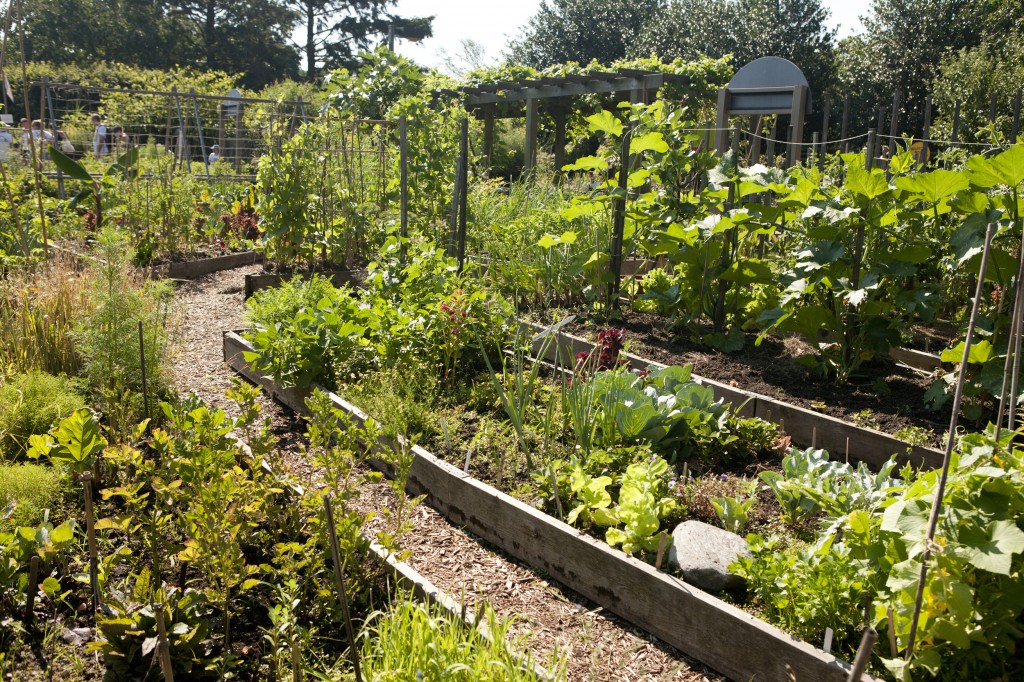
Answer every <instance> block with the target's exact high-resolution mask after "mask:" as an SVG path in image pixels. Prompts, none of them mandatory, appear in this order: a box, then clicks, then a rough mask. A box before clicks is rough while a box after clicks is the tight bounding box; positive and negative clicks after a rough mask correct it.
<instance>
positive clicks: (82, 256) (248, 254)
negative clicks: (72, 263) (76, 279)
mask: <svg viewBox="0 0 1024 682" xmlns="http://www.w3.org/2000/svg"><path fill="white" fill-rule="evenodd" d="M50 250H51V251H54V252H56V253H62V254H65V255H67V256H69V257H71V258H74V259H76V260H78V261H79V262H82V261H92V262H94V263H99V264H101V265H105V262H104V261H103V259H102V258H97V257H96V256H94V255H92V254H89V253H80V252H78V251H75V250H73V249H68V248H65V247H63V246H56V245H52V244H51V245H50ZM262 262H263V254H262V253H257V252H255V251H241V252H239V253H229V254H225V255H223V256H213V257H211V258H201V259H199V260H193V261H182V262H180V263H164V264H163V265H153V266H150V267H143V268H139V270H140V271H141V272H143V273H145V274H146V275H147V276H148V277H152V278H154V279H192V278H193V277H202V276H204V275H209V274H210V273H212V272H220V271H221V270H233V269H235V268H240V267H242V266H243V265H252V264H254V263H262Z"/></svg>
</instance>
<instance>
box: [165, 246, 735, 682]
mask: <svg viewBox="0 0 1024 682" xmlns="http://www.w3.org/2000/svg"><path fill="white" fill-rule="evenodd" d="M259 268H260V266H258V265H254V266H247V267H244V268H237V269H235V270H227V271H223V272H219V273H213V274H212V275H208V276H206V277H203V278H200V279H197V280H189V281H185V282H181V283H179V284H178V287H177V301H178V304H179V306H180V310H179V315H178V333H177V337H178V343H177V344H176V348H177V355H176V357H175V360H174V365H173V371H174V377H173V385H174V386H175V388H176V389H177V390H178V391H180V392H193V393H195V394H196V395H198V396H199V397H200V398H202V399H203V400H204V401H206V403H207V404H209V405H213V406H216V407H220V408H223V409H225V410H227V411H228V412H229V413H230V411H231V408H232V406H233V405H232V403H231V402H230V401H229V400H227V399H226V397H225V396H224V391H225V390H226V389H227V388H228V387H230V382H231V378H232V377H233V376H235V375H234V372H232V371H231V370H230V369H228V367H227V366H226V365H225V364H224V362H223V360H222V357H223V352H222V345H221V332H223V331H224V330H237V329H240V328H242V327H243V326H244V325H243V321H242V309H243V304H242V284H243V276H244V275H245V274H246V273H252V272H256V271H257V270H259ZM260 403H261V406H262V407H263V414H264V415H266V416H269V417H270V418H271V420H272V422H273V430H274V433H275V434H276V435H277V436H278V437H279V438H281V448H282V452H283V455H284V457H285V460H286V461H287V462H288V463H289V466H290V467H291V468H292V470H293V473H294V474H295V475H296V476H298V477H299V478H300V479H302V480H307V481H310V482H312V484H313V485H315V484H316V480H317V472H316V471H315V469H314V467H313V466H312V465H311V464H310V463H309V462H308V461H306V460H305V458H304V457H303V456H302V451H301V448H300V446H301V444H302V443H303V440H304V439H303V437H302V435H301V434H302V432H303V425H302V423H301V420H300V419H298V418H296V417H295V416H294V415H293V414H292V413H291V412H290V411H289V410H287V409H286V408H284V407H282V406H280V405H278V404H276V403H274V402H273V401H271V400H270V399H269V398H267V396H266V395H261V397H260ZM356 506H357V507H358V508H359V509H360V511H364V512H367V511H374V512H377V514H376V516H375V517H374V519H373V520H372V521H371V527H370V528H367V530H368V531H369V532H375V531H376V530H380V529H381V528H383V527H384V525H385V524H386V523H388V519H389V515H388V514H387V513H386V512H385V513H381V512H384V511H385V510H386V509H393V508H394V506H395V499H394V495H393V494H392V492H391V490H390V488H388V487H387V486H386V485H385V484H378V485H372V486H364V491H363V493H362V494H361V496H360V498H359V499H358V501H357V502H356ZM412 514H413V517H414V520H415V524H416V525H415V528H414V530H413V531H412V532H411V533H410V534H409V535H408V536H407V537H406V538H405V539H404V542H403V545H404V547H405V548H406V549H409V550H411V552H412V554H411V556H410V557H409V558H408V559H407V562H408V563H409V564H410V565H411V566H412V567H413V568H414V569H416V570H417V571H418V572H420V573H421V574H422V575H423V576H424V577H426V578H427V579H428V580H430V581H431V582H432V583H433V584H434V585H435V586H436V587H438V588H439V589H442V590H444V591H446V592H447V593H449V594H451V595H452V596H454V597H455V598H459V597H460V596H461V595H465V599H466V601H467V602H468V603H469V604H471V605H472V604H475V603H480V602H483V601H487V602H488V603H489V604H490V605H491V607H492V608H494V610H495V611H496V612H497V613H498V614H500V615H502V616H504V617H512V618H514V619H515V624H514V625H513V627H512V628H511V630H510V636H512V637H523V638H525V639H526V642H527V644H526V647H525V648H528V649H529V650H530V651H531V652H532V654H533V656H534V659H535V660H536V661H538V662H541V663H544V662H546V661H547V660H548V659H549V658H550V657H551V656H553V655H556V654H557V655H561V656H564V657H565V658H566V661H567V667H568V679H570V680H601V681H604V680H608V681H611V680H621V681H630V682H632V681H634V680H682V681H684V682H701V681H703V682H709V681H716V682H717V681H719V680H724V678H722V677H720V676H718V675H716V674H715V673H712V672H710V671H708V670H707V669H706V668H705V667H704V666H702V665H701V664H699V663H697V662H696V661H693V660H692V659H690V658H688V657H686V656H684V655H683V654H682V653H680V652H679V651H677V650H675V649H673V648H671V647H669V646H667V645H665V644H664V643H662V642H660V641H658V640H657V639H656V638H654V637H652V636H651V635H649V634H647V633H645V632H643V631H641V630H638V629H637V628H635V627H633V626H632V625H630V624H629V623H627V622H625V621H623V620H621V619H619V618H617V617H616V616H614V615H612V614H610V613H608V612H606V611H605V610H604V609H602V608H601V607H599V606H597V605H596V604H593V603H592V602H589V601H588V600H586V599H585V598H583V597H581V596H580V595H578V594H576V593H574V592H572V591H570V590H567V589H566V588H564V587H562V586H560V585H558V584H557V583H554V582H549V581H547V580H546V579H545V578H544V577H543V576H542V575H540V574H539V573H538V572H536V571H534V570H532V569H531V568H529V567H527V566H525V565H523V564H521V563H519V562H517V561H515V560H514V559H512V558H511V557H509V556H508V555H506V554H505V553H503V552H501V551H500V550H497V549H495V548H494V547H491V546H490V545H488V544H487V543H486V542H484V541H482V540H480V539H478V538H476V537H475V536H473V535H471V534H469V533H467V532H465V531H463V530H462V529H460V528H458V527H456V526H453V525H452V524H450V523H449V522H448V521H447V520H446V519H445V518H444V517H442V516H441V515H440V514H438V513H437V512H436V511H434V510H433V509H431V508H430V507H427V506H426V505H420V506H418V507H416V508H414V510H413V511H412Z"/></svg>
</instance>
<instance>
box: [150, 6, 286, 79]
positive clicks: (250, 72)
mask: <svg viewBox="0 0 1024 682" xmlns="http://www.w3.org/2000/svg"><path fill="white" fill-rule="evenodd" d="M169 7H170V10H169V12H168V14H169V15H170V16H173V17H180V18H182V19H184V20H185V22H186V23H187V24H188V25H190V27H191V29H192V31H191V33H192V35H195V36H198V40H199V45H200V48H201V54H202V56H203V61H204V66H206V67H207V68H211V69H221V70H223V71H227V72H228V73H241V74H243V75H242V79H241V80H242V84H243V85H246V86H248V87H251V88H261V87H263V86H264V85H266V84H268V83H271V82H273V81H275V80H279V79H281V78H285V77H294V76H297V75H298V63H299V58H298V53H297V52H296V51H295V48H294V47H293V46H292V45H291V44H290V43H289V41H288V35H289V34H290V32H291V30H292V27H293V26H294V25H295V20H296V15H295V13H294V12H293V11H292V10H291V9H290V8H288V7H286V6H284V5H283V4H281V3H280V2H278V1H277V0H172V1H171V3H170V5H169Z"/></svg>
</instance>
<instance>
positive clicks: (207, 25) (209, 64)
mask: <svg viewBox="0 0 1024 682" xmlns="http://www.w3.org/2000/svg"><path fill="white" fill-rule="evenodd" d="M216 26H217V0H206V20H205V21H204V22H203V39H204V40H203V42H205V43H206V45H205V47H206V68H208V69H212V68H215V66H216V65H215V64H214V58H213V53H214V46H215V44H216V42H217V41H216V40H215V39H214V35H213V34H214V31H216Z"/></svg>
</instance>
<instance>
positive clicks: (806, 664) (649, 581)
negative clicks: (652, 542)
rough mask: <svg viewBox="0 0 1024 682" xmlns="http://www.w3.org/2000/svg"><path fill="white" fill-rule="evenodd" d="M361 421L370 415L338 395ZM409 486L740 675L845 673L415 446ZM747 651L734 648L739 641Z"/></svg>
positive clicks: (811, 650) (809, 649)
mask: <svg viewBox="0 0 1024 682" xmlns="http://www.w3.org/2000/svg"><path fill="white" fill-rule="evenodd" d="M331 399H332V401H333V402H334V404H335V406H337V407H339V408H341V409H343V410H345V411H346V412H348V413H349V414H350V415H352V416H353V418H354V419H355V421H357V422H362V421H364V420H365V419H366V414H365V413H363V412H362V411H361V410H360V409H359V408H357V407H356V406H354V405H352V404H351V403H348V402H347V401H345V400H343V399H341V398H339V397H337V396H335V395H333V394H332V396H331ZM413 452H414V459H413V463H412V466H411V467H410V470H409V477H408V480H407V486H406V487H407V489H408V490H409V492H410V493H412V494H414V495H426V499H427V502H428V503H429V504H430V505H431V506H432V507H434V508H435V509H437V510H438V511H439V512H441V513H442V514H444V515H445V516H446V517H447V518H448V519H449V520H451V521H452V522H453V523H455V524H457V525H460V526H464V527H466V528H468V529H469V530H470V531H472V532H473V533H474V534H476V535H479V536H480V537H481V538H483V539H485V540H487V541H488V542H491V543H493V544H495V545H496V546H498V547H500V548H502V549H504V550H505V551H507V552H508V553H510V554H512V555H513V556H515V557H517V558H519V559H520V560H522V561H525V562H527V563H529V564H531V565H533V566H536V567H537V568H540V569H543V570H544V571H546V572H547V573H548V575H550V576H551V577H552V578H554V579H555V580H557V581H558V582H560V583H563V584H564V585H566V586H568V587H570V588H571V589H573V590H575V591H577V592H579V593H580V594H582V595H583V596H585V597H587V598H588V599H591V600H593V601H595V602H597V603H598V604H601V605H602V606H604V607H605V608H607V609H609V610H610V611H612V612H614V613H616V614H618V615H619V616H621V617H623V618H625V619H626V620H628V621H630V622H631V623H633V624H635V625H637V626H638V627H640V628H642V629H644V630H646V631H647V632H650V633H651V634H653V635H655V636H657V637H659V638H660V639H662V640H663V641H665V642H667V643H669V644H671V645H672V646H674V647H676V648H678V649H680V650H681V651H684V652H686V653H687V654H689V655H691V656H693V657H695V658H697V659H698V660H700V661H701V662H703V663H705V664H706V665H708V666H710V667H712V668H714V669H715V670H718V671H719V672H721V673H723V674H725V675H727V676H729V677H731V678H733V679H736V680H784V679H789V680H796V681H801V680H823V681H829V680H835V681H836V682H840V681H841V680H845V679H846V674H847V671H848V665H847V664H845V663H843V662H841V661H838V660H837V659H836V658H835V657H834V656H831V655H829V654H826V653H824V652H822V651H819V650H817V649H816V648H815V647H813V646H811V645H809V644H807V643H805V642H801V641H799V640H797V639H795V638H793V637H790V636H789V635H786V634H785V633H783V632H782V631H781V630H778V629H777V628H774V627H772V626H770V625H768V624H766V623H764V622H763V621H760V620H758V619H757V618H754V617H753V616H751V615H750V614H747V613H745V612H743V611H741V610H740V609H737V608H736V607H734V606H731V605H729V604H727V603H725V602H723V601H721V600H719V599H717V598H715V597H712V596H711V595H709V594H707V593H705V592H703V591H701V590H699V589H697V588H696V587H693V586H692V585H687V584H686V583H684V582H683V581H681V580H680V579H678V578H675V577H673V576H670V575H668V574H666V573H663V572H661V571H658V570H656V569H655V568H654V567H652V566H650V565H649V564H646V563H644V562H642V561H639V560H637V559H635V558H633V557H630V556H628V555H626V554H624V553H622V552H620V551H618V550H615V549H612V548H611V547H609V546H608V545H606V544H605V543H603V542H600V541H598V540H595V539H594V538H591V537H590V536H588V535H585V534H583V533H581V532H579V531H578V530H576V529H575V528H572V527H571V526H569V525H567V524H565V523H562V522H561V521H558V520H556V519H553V518H551V517H550V516H548V515H547V514H544V513H542V512H540V511H538V510H536V509H534V508H533V507H530V506H529V505H526V504H523V503H522V502H520V501H519V500H516V499H515V498H512V497H510V496H508V495H505V494H504V493H502V492H500V491H498V490H496V489H494V488H492V487H491V486H489V485H487V484H485V483H481V482H480V481H478V480H476V479H474V478H472V477H471V476H468V475H466V474H464V473H463V472H462V471H461V470H459V469H458V468H457V467H454V466H452V465H450V464H448V463H447V462H444V461H442V460H439V459H437V458H436V457H434V456H433V455H432V454H430V453H429V452H427V451H426V450H423V449H422V448H419V447H414V448H413ZM740 642H741V643H742V645H741V646H742V650H743V655H742V656H738V655H737V643H740Z"/></svg>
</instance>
